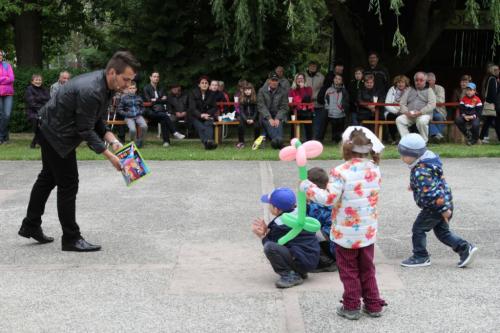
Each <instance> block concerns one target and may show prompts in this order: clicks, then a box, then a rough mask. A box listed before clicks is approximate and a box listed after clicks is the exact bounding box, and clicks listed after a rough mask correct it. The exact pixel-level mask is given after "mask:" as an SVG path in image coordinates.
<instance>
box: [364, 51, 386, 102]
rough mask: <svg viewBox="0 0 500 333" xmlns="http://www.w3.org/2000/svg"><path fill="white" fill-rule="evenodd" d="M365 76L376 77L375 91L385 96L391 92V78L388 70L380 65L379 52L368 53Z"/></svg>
mask: <svg viewBox="0 0 500 333" xmlns="http://www.w3.org/2000/svg"><path fill="white" fill-rule="evenodd" d="M364 74H365V75H367V74H371V75H373V76H374V77H375V89H377V90H378V91H380V92H381V93H383V94H384V95H385V94H386V93H387V91H388V90H389V85H390V81H391V77H390V76H389V71H388V70H387V68H385V67H384V66H382V65H381V64H380V63H379V56H378V53H377V52H374V51H372V52H370V53H368V68H367V69H366V70H365V73H364Z"/></svg>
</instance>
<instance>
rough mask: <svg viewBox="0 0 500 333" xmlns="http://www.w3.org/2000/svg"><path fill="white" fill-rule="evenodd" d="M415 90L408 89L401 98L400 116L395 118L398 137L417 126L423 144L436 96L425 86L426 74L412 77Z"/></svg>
mask: <svg viewBox="0 0 500 333" xmlns="http://www.w3.org/2000/svg"><path fill="white" fill-rule="evenodd" d="M413 80H414V81H415V88H413V87H410V88H409V89H408V90H407V91H406V92H405V93H404V94H403V96H402V97H401V101H400V102H399V105H400V107H401V115H400V116H399V117H397V118H396V126H397V127H398V131H399V135H400V136H401V137H404V136H405V135H407V134H408V133H410V132H409V130H408V129H409V128H410V127H411V126H413V125H415V124H416V125H417V130H418V132H419V133H420V135H421V136H422V138H423V139H424V141H425V142H427V141H428V138H429V122H430V121H431V118H432V115H433V113H434V109H435V108H436V94H434V91H433V90H432V89H431V88H429V87H428V86H427V74H426V73H424V72H417V73H415V75H414V76H413Z"/></svg>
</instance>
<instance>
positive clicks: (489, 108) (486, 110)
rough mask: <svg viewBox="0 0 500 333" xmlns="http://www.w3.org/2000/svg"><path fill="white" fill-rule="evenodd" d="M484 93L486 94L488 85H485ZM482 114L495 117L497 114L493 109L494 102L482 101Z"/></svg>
mask: <svg viewBox="0 0 500 333" xmlns="http://www.w3.org/2000/svg"><path fill="white" fill-rule="evenodd" d="M488 82H489V81H488ZM484 95H485V96H488V86H486V91H485V94H484ZM483 116H487V117H496V116H497V112H496V110H495V104H494V103H488V102H486V100H485V101H484V104H483Z"/></svg>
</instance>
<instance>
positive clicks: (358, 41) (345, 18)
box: [327, 0, 366, 66]
mask: <svg viewBox="0 0 500 333" xmlns="http://www.w3.org/2000/svg"><path fill="white" fill-rule="evenodd" d="M327 5H328V8H329V9H330V12H331V13H332V15H333V19H334V20H335V22H336V23H337V25H338V26H339V28H340V32H341V33H342V37H344V40H345V42H346V43H347V45H348V46H349V53H350V55H351V64H352V65H353V66H363V65H364V64H365V63H366V51H365V47H364V45H363V38H362V36H361V32H360V30H359V29H358V28H356V26H355V25H354V22H353V19H352V14H351V12H350V10H349V8H348V7H347V5H346V4H344V3H342V2H340V1H339V0H330V1H327Z"/></svg>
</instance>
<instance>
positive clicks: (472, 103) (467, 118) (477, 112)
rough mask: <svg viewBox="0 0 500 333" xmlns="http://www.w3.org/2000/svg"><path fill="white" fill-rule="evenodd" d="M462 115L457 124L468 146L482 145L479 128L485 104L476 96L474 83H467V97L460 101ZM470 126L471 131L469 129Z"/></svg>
mask: <svg viewBox="0 0 500 333" xmlns="http://www.w3.org/2000/svg"><path fill="white" fill-rule="evenodd" d="M459 109H460V115H459V116H458V117H457V118H456V119H455V124H456V125H457V127H458V129H459V130H460V132H462V134H463V135H464V136H465V138H466V140H467V145H469V146H470V145H474V144H476V143H478V142H479V143H480V142H481V141H479V127H480V120H481V113H482V110H483V103H482V102H481V99H480V98H479V97H478V96H477V95H476V85H475V84H474V83H472V82H469V83H467V87H466V88H465V96H464V97H462V99H461V100H460V106H459ZM467 125H470V130H469V129H468V128H467V127H468V126H467Z"/></svg>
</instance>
